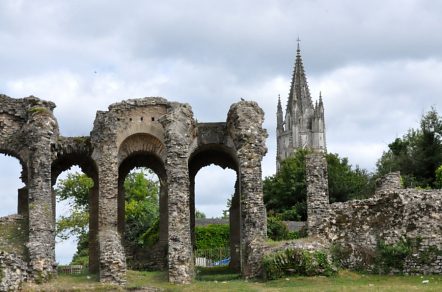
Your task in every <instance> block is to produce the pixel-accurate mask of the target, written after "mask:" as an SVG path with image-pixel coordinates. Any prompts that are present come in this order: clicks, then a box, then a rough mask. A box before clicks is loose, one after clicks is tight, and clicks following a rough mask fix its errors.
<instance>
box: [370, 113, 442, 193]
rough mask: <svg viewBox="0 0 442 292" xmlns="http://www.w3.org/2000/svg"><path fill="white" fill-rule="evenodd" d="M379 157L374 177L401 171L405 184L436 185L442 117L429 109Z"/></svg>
mask: <svg viewBox="0 0 442 292" xmlns="http://www.w3.org/2000/svg"><path fill="white" fill-rule="evenodd" d="M388 148H389V149H388V151H386V152H384V153H383V154H382V157H381V158H380V159H379V160H378V162H377V164H376V166H377V174H376V175H377V176H382V175H385V174H387V173H389V172H391V171H400V172H401V175H402V177H403V180H404V185H405V186H406V187H416V186H419V187H437V186H438V185H437V181H436V170H437V169H438V167H440V165H441V164H442V118H441V117H440V116H439V114H438V113H437V111H436V110H435V109H434V108H432V109H431V110H430V111H428V112H427V113H426V114H425V115H423V116H422V118H421V121H420V127H419V128H418V129H410V130H408V133H407V134H405V135H404V136H402V138H396V139H395V140H394V141H393V142H392V143H390V144H389V145H388Z"/></svg>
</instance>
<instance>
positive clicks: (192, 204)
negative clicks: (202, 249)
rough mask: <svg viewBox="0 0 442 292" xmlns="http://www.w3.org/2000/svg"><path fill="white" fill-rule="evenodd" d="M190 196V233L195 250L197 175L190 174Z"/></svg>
mask: <svg viewBox="0 0 442 292" xmlns="http://www.w3.org/2000/svg"><path fill="white" fill-rule="evenodd" d="M189 179H190V191H189V193H190V198H189V209H190V233H191V234H192V248H193V250H195V247H196V238H195V176H194V175H193V174H191V175H190V177H189Z"/></svg>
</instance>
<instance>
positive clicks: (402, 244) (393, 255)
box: [376, 239, 412, 272]
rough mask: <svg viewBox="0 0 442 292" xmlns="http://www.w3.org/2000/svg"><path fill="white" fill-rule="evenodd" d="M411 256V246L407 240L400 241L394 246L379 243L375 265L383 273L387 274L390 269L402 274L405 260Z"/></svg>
mask: <svg viewBox="0 0 442 292" xmlns="http://www.w3.org/2000/svg"><path fill="white" fill-rule="evenodd" d="M411 254H412V246H411V242H410V241H409V240H405V239H402V240H400V241H399V242H398V243H396V244H386V243H385V242H383V241H379V243H378V246H377V260H376V265H377V267H378V268H379V269H380V271H383V272H389V271H390V270H391V269H395V270H397V271H400V272H402V271H403V269H404V263H405V258H406V257H407V256H409V255H411Z"/></svg>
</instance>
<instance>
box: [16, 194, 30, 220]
mask: <svg viewBox="0 0 442 292" xmlns="http://www.w3.org/2000/svg"><path fill="white" fill-rule="evenodd" d="M28 213H29V203H28V188H27V187H22V188H21V189H18V206H17V214H19V215H22V216H24V217H28Z"/></svg>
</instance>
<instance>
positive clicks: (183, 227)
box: [160, 103, 195, 284]
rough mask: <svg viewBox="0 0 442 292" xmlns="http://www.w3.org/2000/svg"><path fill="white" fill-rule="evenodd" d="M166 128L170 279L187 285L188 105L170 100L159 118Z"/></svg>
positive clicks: (189, 270)
mask: <svg viewBox="0 0 442 292" xmlns="http://www.w3.org/2000/svg"><path fill="white" fill-rule="evenodd" d="M160 123H161V124H162V125H163V127H164V130H165V145H166V151H167V154H166V173H167V186H168V188H169V189H168V211H169V232H168V236H169V249H168V264H169V281H170V282H172V283H179V284H187V283H190V282H191V281H192V279H193V277H194V263H193V250H192V240H191V233H190V208H189V170H188V164H187V163H188V152H189V144H190V142H191V140H192V139H193V130H194V128H195V123H194V120H193V113H192V110H191V108H190V106H189V105H186V104H178V103H171V104H170V107H169V108H168V112H167V114H166V115H165V116H163V117H162V118H161V119H160Z"/></svg>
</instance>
